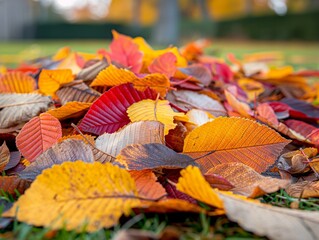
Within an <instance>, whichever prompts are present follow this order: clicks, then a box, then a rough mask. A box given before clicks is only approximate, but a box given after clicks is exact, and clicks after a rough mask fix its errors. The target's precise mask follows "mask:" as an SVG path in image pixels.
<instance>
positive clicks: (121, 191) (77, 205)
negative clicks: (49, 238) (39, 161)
mask: <svg viewBox="0 0 319 240" xmlns="http://www.w3.org/2000/svg"><path fill="white" fill-rule="evenodd" d="M137 197H138V195H137V191H136V188H135V184H134V181H133V179H132V178H131V176H130V174H129V173H128V172H126V171H125V170H122V169H119V168H118V167H116V166H113V165H111V164H101V163H98V162H95V163H90V164H89V163H84V162H82V161H76V162H66V163H63V164H62V165H56V166H53V167H52V168H51V169H47V170H45V171H44V172H43V173H42V174H41V175H40V176H38V177H37V179H36V180H35V181H34V182H33V183H32V185H31V187H30V189H29V190H28V191H27V192H26V193H25V194H24V195H23V196H21V197H20V198H19V200H18V201H17V202H16V203H15V204H14V206H13V207H12V208H11V209H10V210H9V211H7V212H5V213H4V214H3V216H5V217H16V218H17V219H18V220H19V221H21V222H26V223H28V224H31V225H34V226H44V227H49V228H50V229H66V230H77V231H83V229H85V230H86V231H89V232H93V231H96V230H98V229H101V228H103V227H105V228H108V227H112V226H114V225H116V224H117V223H118V220H119V218H120V217H121V215H122V214H125V215H128V214H129V213H130V212H131V208H132V207H136V206H137V205H139V204H140V201H139V200H138V199H137Z"/></svg>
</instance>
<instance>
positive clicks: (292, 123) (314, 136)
mask: <svg viewBox="0 0 319 240" xmlns="http://www.w3.org/2000/svg"><path fill="white" fill-rule="evenodd" d="M284 124H285V125H287V126H288V127H289V128H290V129H291V130H293V131H294V132H296V133H298V134H300V135H301V136H303V137H304V138H305V139H306V140H308V141H310V142H311V143H312V144H315V145H318V144H319V128H316V127H314V126H312V125H310V124H308V123H305V122H302V121H298V120H292V119H290V120H287V121H285V122H284Z"/></svg>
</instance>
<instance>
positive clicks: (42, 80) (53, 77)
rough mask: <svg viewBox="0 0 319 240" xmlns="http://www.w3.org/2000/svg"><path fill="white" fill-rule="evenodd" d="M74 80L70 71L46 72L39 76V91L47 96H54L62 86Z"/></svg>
mask: <svg viewBox="0 0 319 240" xmlns="http://www.w3.org/2000/svg"><path fill="white" fill-rule="evenodd" d="M73 79H74V77H73V75H72V71H71V70H70V69H63V70H46V69H43V70H42V71H41V74H40V76H39V90H40V91H41V92H42V93H44V94H45V95H50V96H54V94H55V92H56V91H57V90H58V89H59V88H60V86H61V85H62V84H65V83H69V82H72V81H73Z"/></svg>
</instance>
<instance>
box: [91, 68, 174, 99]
mask: <svg viewBox="0 0 319 240" xmlns="http://www.w3.org/2000/svg"><path fill="white" fill-rule="evenodd" d="M125 83H132V84H133V86H134V87H135V88H136V90H138V91H145V90H146V88H148V87H149V88H151V89H153V90H154V91H156V92H158V93H159V94H160V95H161V96H162V97H163V96H165V95H166V92H167V91H168V89H169V87H170V82H169V79H168V78H167V77H166V76H165V75H164V74H160V73H153V74H148V75H146V76H144V77H141V78H139V77H137V76H136V75H135V74H134V73H133V72H131V71H130V70H127V69H120V68H117V67H116V66H114V65H110V66H108V67H107V68H106V69H104V70H103V71H101V72H100V73H99V74H98V76H97V77H96V79H94V81H93V82H92V83H91V85H90V86H91V87H96V86H116V85H121V84H125Z"/></svg>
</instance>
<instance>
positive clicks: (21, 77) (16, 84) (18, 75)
mask: <svg viewBox="0 0 319 240" xmlns="http://www.w3.org/2000/svg"><path fill="white" fill-rule="evenodd" d="M35 89H36V82H35V80H34V79H33V77H31V76H29V75H27V74H24V73H22V72H9V73H6V74H4V75H3V76H1V77H0V92H2V93H31V92H33V91H34V90H35Z"/></svg>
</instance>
